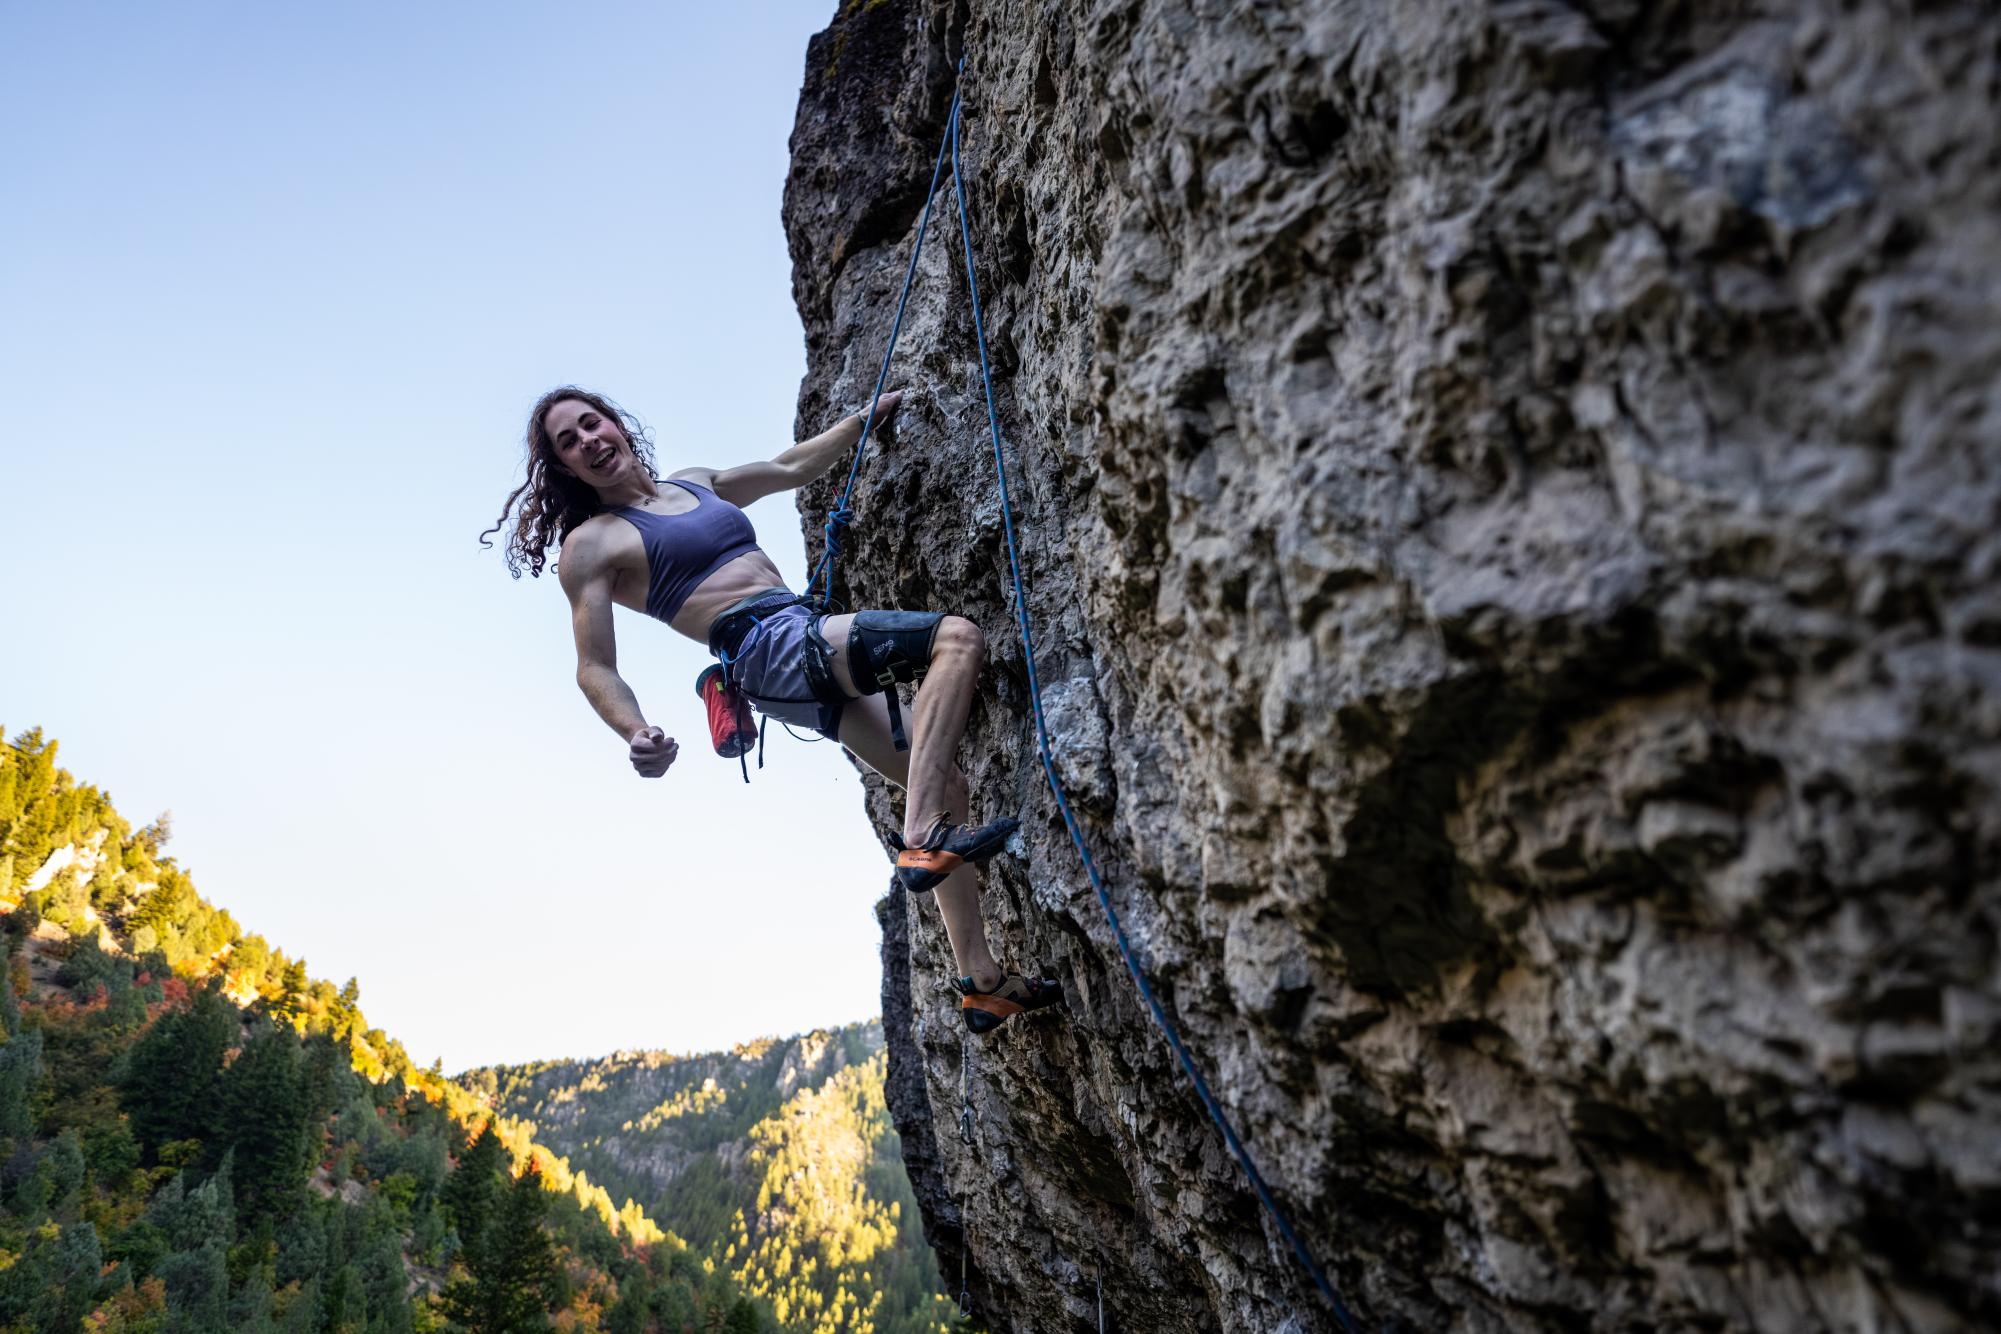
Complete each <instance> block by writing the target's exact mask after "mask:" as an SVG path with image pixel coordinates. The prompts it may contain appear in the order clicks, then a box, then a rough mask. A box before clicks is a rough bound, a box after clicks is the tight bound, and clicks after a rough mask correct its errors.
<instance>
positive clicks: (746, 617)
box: [709, 588, 806, 658]
mask: <svg viewBox="0 0 2001 1334" xmlns="http://www.w3.org/2000/svg"><path fill="white" fill-rule="evenodd" d="M804 601H806V599H805V598H803V597H800V596H799V595H798V594H796V593H794V592H792V590H790V589H788V588H768V589H766V590H765V591H764V592H762V593H752V594H751V595H750V596H749V597H747V598H744V599H743V600H742V601H740V602H735V603H732V604H731V605H730V606H728V607H727V608H725V609H724V610H723V613H722V615H720V616H718V617H716V619H715V620H713V621H711V622H709V653H710V654H711V655H712V656H714V657H718V658H720V657H721V656H722V655H723V654H725V653H728V654H730V655H731V656H735V654H736V651H737V647H738V646H739V645H740V644H742V643H743V640H744V636H745V635H748V634H749V633H750V632H751V628H752V627H753V626H755V625H756V624H757V613H758V612H761V611H762V612H772V611H776V610H778V609H779V608H780V607H790V606H795V605H797V604H798V603H801V602H804Z"/></svg>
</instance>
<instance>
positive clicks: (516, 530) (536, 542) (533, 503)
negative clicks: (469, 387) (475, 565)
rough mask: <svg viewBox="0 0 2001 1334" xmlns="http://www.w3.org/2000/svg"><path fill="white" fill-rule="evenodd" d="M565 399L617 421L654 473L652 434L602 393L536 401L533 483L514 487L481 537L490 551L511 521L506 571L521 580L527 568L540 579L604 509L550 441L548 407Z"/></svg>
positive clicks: (531, 431)
mask: <svg viewBox="0 0 2001 1334" xmlns="http://www.w3.org/2000/svg"><path fill="white" fill-rule="evenodd" d="M566 398H573V399H575V400H577V401H578V402H579V403H588V404H590V405H591V406H592V407H593V408H596V409H597V410H598V411H599V412H600V413H602V414H604V415H605V416H606V417H609V418H610V419H611V420H613V421H615V422H617V423H618V424H619V429H620V430H622V431H623V432H624V433H625V438H626V440H627V441H629V442H630V443H631V445H632V452H633V453H634V454H636V455H638V457H639V461H640V462H641V463H642V464H644V465H645V467H646V471H648V472H649V473H651V472H654V471H655V469H654V463H653V438H652V436H651V434H650V433H649V432H648V431H647V429H646V428H645V427H644V426H643V425H641V424H640V421H639V418H637V417H635V416H633V415H632V414H631V413H629V412H627V411H626V410H625V409H624V408H622V407H620V406H619V405H618V404H616V403H614V402H612V401H611V400H610V399H608V398H606V397H605V396H604V395H603V394H594V393H592V392H591V391H590V390H588V389H579V388H577V387H576V386H575V385H573V384H566V385H558V386H557V387H556V388H554V389H551V390H550V391H549V392H548V393H546V394H544V395H542V397H540V398H538V399H536V400H535V406H534V407H533V408H531V409H530V410H529V412H528V439H527V446H528V480H526V481H525V482H523V483H522V484H521V485H520V486H517V487H515V488H514V491H513V492H512V494H510V495H509V496H508V497H507V503H506V504H504V505H502V506H501V507H500V517H499V518H497V519H495V520H494V521H493V527H491V528H489V529H487V530H486V531H485V532H483V533H481V534H480V535H479V544H480V545H481V546H483V547H490V546H492V545H493V543H492V542H490V541H488V539H489V538H491V537H492V536H493V535H494V534H495V533H497V532H499V531H501V530H502V529H503V528H506V527H507V526H508V523H509V520H510V519H511V520H512V521H513V529H512V531H511V532H510V533H509V534H508V537H507V548H506V550H507V572H508V573H509V574H511V575H513V576H514V577H515V578H516V579H519V578H520V577H521V571H522V570H523V569H526V570H527V571H528V573H529V576H530V577H531V578H535V577H540V575H541V573H542V568H543V566H544V565H546V564H547V563H548V560H549V548H550V547H553V546H560V545H561V544H562V541H563V539H564V538H566V537H568V536H569V535H570V533H571V531H572V530H574V529H575V528H576V526H577V525H578V524H580V523H582V522H583V521H584V520H585V519H588V518H590V517H591V516H592V515H594V514H596V513H598V512H599V511H601V510H602V509H603V508H604V506H603V505H601V504H600V503H599V502H598V496H597V492H595V491H593V490H592V489H591V488H590V486H589V484H588V483H586V482H583V481H582V480H580V479H578V478H576V477H572V476H571V475H570V474H568V473H566V472H564V471H563V470H562V469H561V468H559V467H557V466H556V446H555V442H554V441H552V440H551V439H550V438H549V430H548V427H546V426H545V425H544V424H543V422H544V419H545V418H547V417H548V415H549V409H550V408H553V407H555V406H556V405H557V404H558V403H561V402H562V401H563V400H564V399H566ZM655 480H656V481H657V480H658V477H657V475H656V477H655ZM517 505H518V506H519V509H518V510H517V508H516V506H517Z"/></svg>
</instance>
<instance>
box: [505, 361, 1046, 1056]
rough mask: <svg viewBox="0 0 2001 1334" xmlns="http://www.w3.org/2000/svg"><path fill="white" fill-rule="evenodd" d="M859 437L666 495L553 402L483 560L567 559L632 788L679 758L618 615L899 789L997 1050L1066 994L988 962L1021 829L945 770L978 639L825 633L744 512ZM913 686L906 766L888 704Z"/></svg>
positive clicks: (586, 419)
mask: <svg viewBox="0 0 2001 1334" xmlns="http://www.w3.org/2000/svg"><path fill="white" fill-rule="evenodd" d="M902 398H903V396H902V394H901V393H900V392H892V393H887V394H884V395H883V396H882V398H881V400H880V402H879V403H878V405H877V407H876V410H875V418H874V423H873V428H872V429H875V430H880V429H881V428H882V427H883V426H884V425H885V424H887V423H888V421H889V420H890V419H891V418H892V417H894V416H895V415H896V410H897V408H898V406H899V405H900V404H901V402H902ZM861 428H862V420H861V414H859V413H858V414H855V415H852V416H849V417H846V418H844V419H843V420H842V421H840V422H839V423H838V424H836V425H835V426H834V427H833V428H832V429H830V430H827V431H824V432H822V433H821V434H819V435H817V436H814V437H813V438H812V439H811V440H808V441H806V442H805V443H803V444H798V445H794V446H793V447H792V448H790V449H788V450H786V451H785V452H784V453H782V454H780V455H778V457H776V458H774V459H772V460H770V461H769V462H761V463H746V464H743V465H742V466H740V467H735V468H722V469H717V468H683V469H681V470H680V471H679V472H676V473H675V474H673V476H671V477H668V478H666V479H664V480H663V479H661V478H659V477H657V476H656V475H655V472H654V462H653V448H652V443H651V441H649V440H648V439H647V436H646V433H645V430H644V428H642V427H641V426H640V425H639V423H638V422H637V421H636V420H635V419H634V418H633V417H632V416H631V414H629V413H627V412H626V411H624V410H623V409H622V408H620V407H619V406H618V405H617V404H615V403H612V402H611V401H610V400H608V399H606V398H604V397H602V396H601V395H598V394H594V393H590V392H587V391H585V390H582V389H578V388H575V387H573V386H564V387H562V388H559V389H553V390H551V391H549V392H548V393H547V394H544V395H543V396H542V398H541V400H540V401H539V402H537V403H536V404H535V407H534V409H533V411H531V412H530V414H529V417H528V440H527V446H528V464H527V480H526V481H524V482H523V483H522V484H521V485H520V486H518V487H516V488H515V489H514V492H513V494H511V495H509V496H508V497H507V503H506V504H505V505H504V506H502V507H501V511H500V518H499V519H498V520H496V521H495V523H494V526H493V527H492V528H490V529H488V530H487V532H486V533H485V534H482V535H481V538H480V540H481V542H482V544H488V543H487V537H488V536H489V535H490V534H492V533H495V532H499V531H501V530H502V529H506V528H509V527H510V525H511V531H510V533H509V536H508V538H507V548H506V550H507V566H508V570H509V572H510V573H512V574H513V575H514V576H515V577H517V578H519V577H520V574H521V571H522V569H523V568H524V567H525V568H526V569H527V571H528V573H529V574H530V575H531V576H538V577H539V576H540V575H541V573H542V569H543V566H544V564H545V563H546V562H547V561H548V560H549V557H550V548H551V547H555V546H560V547H561V555H562V560H561V562H560V563H559V564H557V566H556V574H557V578H558V580H559V581H560V582H561V584H562V586H563V591H564V592H565V593H567V594H568V595H569V599H570V609H571V616H570V619H571V626H572V628H573V630H574V631H575V634H576V641H577V685H578V687H579V688H581V689H582V690H583V692H584V697H585V698H586V699H588V700H589V701H590V703H591V707H592V708H594V709H596V710H597V713H598V716H599V717H600V718H602V719H604V720H605V722H606V723H607V724H609V725H610V727H611V729H612V730H613V731H614V732H617V733H618V734H619V736H620V737H622V738H624V740H625V742H626V744H627V747H628V754H629V757H630V759H631V761H632V767H633V768H634V769H635V770H637V771H638V773H639V775H640V776H641V777H643V778H658V777H660V776H661V775H662V774H664V773H666V772H667V770H668V768H669V766H671V765H672V764H673V763H674V760H675V758H676V756H677V755H679V753H680V747H679V746H678V745H677V744H676V742H675V740H674V738H673V737H670V736H668V735H667V734H666V733H665V732H663V731H662V730H661V729H660V728H658V727H655V726H652V725H650V724H649V723H648V722H647V721H646V717H645V715H644V714H643V713H641V712H640V708H639V700H638V699H637V697H635V696H634V694H633V692H632V688H631V687H630V686H629V685H627V684H626V682H625V681H624V679H623V678H621V677H620V676H619V674H618V654H617V650H616V648H615V647H614V644H613V638H612V610H611V609H612V605H613V604H614V603H616V604H618V605H620V606H624V607H629V608H631V609H632V610H633V611H640V612H644V613H646V614H647V615H648V616H651V617H653V618H655V619H656V620H661V621H665V622H666V623H667V624H668V625H670V626H672V627H673V628H674V629H676V630H678V631H680V632H681V633H682V634H684V635H686V636H688V637H689V638H690V639H694V640H699V641H701V642H703V643H706V644H707V645H708V647H709V652H710V653H712V654H715V655H716V656H717V657H718V658H720V659H721V660H722V662H723V664H724V670H725V671H726V672H728V673H729V674H730V675H731V676H732V677H733V679H734V681H735V683H736V685H737V687H738V688H739V689H740V690H741V691H742V692H743V694H744V695H746V696H747V697H748V698H749V699H750V701H751V703H752V704H753V705H754V706H755V707H756V709H757V710H758V711H759V712H760V713H763V714H765V715H766V716H767V717H771V718H776V719H779V720H780V721H782V722H787V723H793V724H796V725H799V726H802V727H810V728H812V729H814V730H815V731H817V732H819V733H820V734H821V735H823V736H826V737H831V738H834V739H835V740H838V741H839V742H840V743H841V744H842V745H843V746H845V747H847V749H848V750H849V751H850V752H852V753H853V754H854V755H856V756H858V757H860V759H861V761H862V762H863V763H864V764H866V765H868V766H869V767H870V768H871V769H874V770H875V771H876V772H877V773H879V774H881V775H882V776H883V777H885V778H887V779H889V781H891V782H892V783H896V784H898V785H899V786H901V787H903V788H904V790H905V793H906V798H905V802H904V824H903V839H902V844H901V850H900V851H899V853H898V856H897V868H896V882H897V883H898V884H899V885H901V886H902V887H903V888H904V889H906V890H908V891H910V892H912V893H924V892H927V891H928V892H932V893H934V894H935V895H936V897H937V900H938V912H939V916H940V917H942V918H943V919H944V922H945V934H946V936H947V937H948V938H949V939H950V941H951V943H952V955H953V957H954V959H955V960H956V961H957V963H958V971H959V972H960V974H961V977H960V979H959V990H960V992H961V993H962V994H961V998H960V1007H961V1010H962V1013H963V1014H964V1017H965V1020H966V1024H967V1027H969V1028H971V1029H972V1030H973V1031H974V1032H975V1033H986V1032H991V1031H992V1030H993V1029H994V1028H996V1027H998V1026H999V1025H1000V1024H1001V1023H1002V1022H1004V1021H1005V1020H1006V1019H1008V1018H1009V1017H1010V1016H1012V1015H1016V1014H1020V1013H1022V1012H1024V1011H1028V1010H1039V1009H1042V1008H1043V1007H1045V1006H1048V1005H1053V1004H1055V1003H1056V1002H1057V1001H1059V1000H1061V999H1062V991H1061V988H1060V987H1059V986H1058V984H1057V983H1055V982H1054V981H1051V980H1048V979H1038V978H1027V977H1023V976H1021V975H1020V974H1018V973H1009V972H1006V971H1004V970H1003V969H1002V968H1001V966H1000V965H999V964H997V963H996V962H994V956H993V954H992V952H991V951H990V950H989V949H988V947H987V936H986V924H985V922H984V921H983V920H982V918H981V915H980V891H979V884H978V881H977V878H976V876H975V873H974V871H973V867H974V866H975V865H976V864H978V863H980V862H983V861H985V860H986V859H987V858H988V857H991V856H992V855H993V854H994V853H995V852H998V851H999V850H1000V847H1001V845H1002V844H1003V843H1004V842H1005V841H1006V840H1007V836H1008V835H1009V834H1011V833H1012V832H1014V829H1015V827H1016V823H1017V822H1016V821H1014V820H1012V819H1005V818H1004V819H999V820H994V821H992V822H990V823H987V824H982V825H973V824H969V823H967V822H966V821H967V794H966V776H965V775H964V774H963V773H961V772H960V770H959V766H958V764H957V763H956V762H955V761H954V759H953V755H954V753H955V752H956V751H957V750H958V746H959V738H960V736H961V735H962V734H963V733H964V732H965V729H966V714H967V710H968V709H969V708H970V707H971V704H972V699H973V687H974V685H975V684H976V682H977V680H978V677H979V671H980V664H981V662H982V660H983V659H984V657H985V650H986V640H985V637H984V636H983V635H982V634H981V633H980V628H979V627H978V626H976V625H974V624H973V623H972V622H971V621H969V620H966V619H965V618H964V617H961V616H948V615H944V614H942V613H940V612H935V611H924V612H908V611H863V612H856V613H851V614H847V615H839V616H828V615H820V614H817V613H816V612H815V611H814V610H813V609H812V608H811V607H810V606H808V605H806V602H805V600H804V599H802V598H799V597H797V596H795V595H794V594H793V593H792V592H791V591H789V590H788V589H787V588H786V587H785V585H784V580H783V579H782V578H781V577H780V575H779V573H778V567H777V566H775V565H773V564H772V563H771V558H770V557H768V556H766V555H765V554H764V552H763V551H762V550H761V549H759V547H758V545H757V534H756V533H755V532H753V531H752V529H751V525H750V520H749V519H748V518H746V517H745V516H744V513H743V510H742V508H741V507H742V506H745V505H748V504H750V503H751V502H752V501H755V500H761V499H763V498H764V497H765V496H769V495H774V494H776V493H777V492H780V491H790V490H793V489H795V488H797V487H801V486H804V485H806V484H807V483H808V482H811V481H812V480H813V479H815V478H817V477H819V476H820V475H821V474H822V473H825V472H826V471H827V470H828V469H830V468H832V467H833V466H834V464H835V463H837V462H839V461H840V460H841V459H844V458H846V457H847V455H848V452H849V451H850V450H852V449H854V448H855V445H856V442H857V441H858V440H859V438H860V436H861ZM489 545H490V544H489ZM912 681H915V682H917V683H918V689H917V696H916V700H915V702H914V704H913V705H912V707H911V711H910V713H911V718H910V731H909V744H908V749H907V750H906V749H905V747H904V738H903V727H902V719H901V717H900V710H899V708H898V706H897V701H896V695H895V690H896V684H897V683H898V682H905V683H908V682H912Z"/></svg>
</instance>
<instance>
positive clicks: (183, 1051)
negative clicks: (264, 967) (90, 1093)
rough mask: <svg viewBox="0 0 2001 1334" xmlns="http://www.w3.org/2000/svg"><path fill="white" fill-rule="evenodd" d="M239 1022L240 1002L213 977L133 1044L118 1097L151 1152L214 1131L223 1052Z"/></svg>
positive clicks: (137, 1132)
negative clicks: (190, 1001)
mask: <svg viewBox="0 0 2001 1334" xmlns="http://www.w3.org/2000/svg"><path fill="white" fill-rule="evenodd" d="M237 1024H238V1018H237V1012H236V1007H235V1006H233V1005H231V1004H230V1003H229V1002H228V1001H227V1000H226V999H224V998H223V995H222V991H221V988H220V987H218V986H216V985H214V984H213V983H211V984H210V985H209V986H206V987H204V988H202V989H201V990H200V991H199V992H197V993H196V994H195V999H194V1004H192V1005H190V1006H189V1007H188V1008H187V1009H185V1010H171V1011H169V1012H167V1013H166V1014H163V1015H161V1016H160V1018H159V1019H158V1020H156V1021H155V1022H154V1024H153V1027H152V1028H150V1029H148V1030H147V1032H146V1035H145V1036H144V1037H142V1038H140V1039H139V1041H138V1042H136V1043H134V1044H133V1046H132V1052H131V1056H130V1057H129V1059H128V1061H127V1063H126V1069H125V1075H124V1078H123V1079H121V1080H120V1081H119V1098H120V1102H121V1103H122V1104H123V1105H124V1107H125V1111H126V1113H127V1114H128V1115H129V1116H130V1117H131V1119H132V1131H133V1133H134V1134H135V1135H137V1136H138V1138H139V1141H140V1143H142V1144H144V1145H145V1146H146V1150H147V1152H149V1153H157V1152H158V1151H159V1148H160V1146H161V1145H163V1144H170V1143H173V1142H174V1141H176V1140H184V1139H205V1138H207V1137H208V1136H209V1135H211V1134H212V1133H213V1132H214V1129H215V1120H216V1112H217V1102H216V1097H217V1086H218V1082H219V1081H218V1076H219V1075H220V1074H221V1072H222V1057H223V1053H224V1052H226V1051H227V1050H228V1049H229V1043H230V1040H231V1039H232V1038H233V1037H235V1036H236V1032H237Z"/></svg>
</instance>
